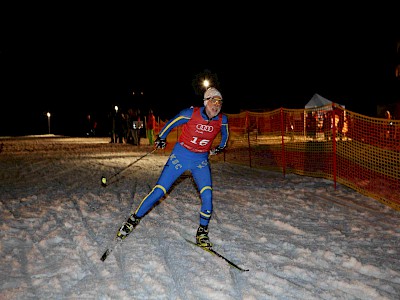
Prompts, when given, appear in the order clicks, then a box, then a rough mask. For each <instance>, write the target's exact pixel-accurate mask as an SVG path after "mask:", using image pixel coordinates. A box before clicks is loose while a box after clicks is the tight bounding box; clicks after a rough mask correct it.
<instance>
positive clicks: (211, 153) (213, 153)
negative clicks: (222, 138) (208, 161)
mask: <svg viewBox="0 0 400 300" xmlns="http://www.w3.org/2000/svg"><path fill="white" fill-rule="evenodd" d="M222 151H224V148H222V147H220V146H218V147H215V148H214V149H211V150H210V155H217V154H219V153H221V152H222Z"/></svg>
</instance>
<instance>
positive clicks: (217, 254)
mask: <svg viewBox="0 0 400 300" xmlns="http://www.w3.org/2000/svg"><path fill="white" fill-rule="evenodd" d="M185 240H186V241H187V242H188V243H190V244H192V245H195V246H197V247H199V248H201V249H203V250H204V251H207V252H208V253H211V254H213V255H215V256H218V257H219V258H222V259H223V260H225V261H226V262H227V263H228V264H229V265H230V266H232V267H234V268H236V269H238V270H240V271H243V272H246V271H249V269H243V268H241V267H239V266H238V265H237V264H235V263H234V262H232V261H230V260H229V259H227V258H226V257H225V256H223V255H222V254H220V253H219V252H217V251H215V250H214V249H212V248H211V247H210V248H208V247H202V246H200V245H197V244H196V243H195V242H193V241H191V240H188V239H186V238H185Z"/></svg>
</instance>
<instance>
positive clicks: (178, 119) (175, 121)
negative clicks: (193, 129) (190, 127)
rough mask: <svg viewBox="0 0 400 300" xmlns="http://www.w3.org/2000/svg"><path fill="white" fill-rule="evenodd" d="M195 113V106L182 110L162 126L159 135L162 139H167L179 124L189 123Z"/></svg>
mask: <svg viewBox="0 0 400 300" xmlns="http://www.w3.org/2000/svg"><path fill="white" fill-rule="evenodd" d="M192 114H193V108H192V107H191V108H186V109H184V110H181V111H180V112H179V113H178V114H177V115H176V116H175V117H173V118H172V119H171V120H169V121H168V122H167V123H166V124H165V125H164V127H163V128H161V130H160V132H159V134H158V136H159V137H160V138H161V139H166V138H167V136H168V134H169V132H170V131H171V130H172V129H174V128H175V127H177V126H180V125H182V124H185V123H187V122H188V121H189V120H190V118H191V117H192Z"/></svg>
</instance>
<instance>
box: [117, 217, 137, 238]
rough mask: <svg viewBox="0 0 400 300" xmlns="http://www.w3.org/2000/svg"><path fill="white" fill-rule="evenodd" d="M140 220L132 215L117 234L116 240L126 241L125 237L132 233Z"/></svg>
mask: <svg viewBox="0 0 400 300" xmlns="http://www.w3.org/2000/svg"><path fill="white" fill-rule="evenodd" d="M139 222H140V218H138V217H136V216H135V215H134V214H133V215H131V216H130V217H129V218H128V220H127V221H126V222H125V223H124V224H123V225H122V226H121V228H120V229H119V230H118V232H117V238H118V239H120V240H124V239H126V237H127V236H128V235H129V234H130V233H131V232H132V230H133V229H134V228H135V227H136V226H137V225H138V224H139Z"/></svg>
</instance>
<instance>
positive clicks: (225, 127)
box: [219, 115, 229, 148]
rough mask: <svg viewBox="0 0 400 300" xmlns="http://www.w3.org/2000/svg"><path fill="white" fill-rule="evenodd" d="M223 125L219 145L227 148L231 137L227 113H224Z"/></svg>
mask: <svg viewBox="0 0 400 300" xmlns="http://www.w3.org/2000/svg"><path fill="white" fill-rule="evenodd" d="M221 125H222V126H221V142H220V143H219V146H220V147H221V148H225V147H226V144H227V143H228V139H229V127H228V117H227V116H226V115H222V124H221Z"/></svg>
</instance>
